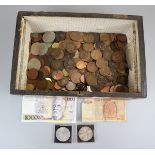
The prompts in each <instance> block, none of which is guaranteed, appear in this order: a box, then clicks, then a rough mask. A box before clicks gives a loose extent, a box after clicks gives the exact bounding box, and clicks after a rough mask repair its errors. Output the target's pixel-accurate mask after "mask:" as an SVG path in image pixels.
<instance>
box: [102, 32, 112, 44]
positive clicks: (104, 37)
mask: <svg viewBox="0 0 155 155" xmlns="http://www.w3.org/2000/svg"><path fill="white" fill-rule="evenodd" d="M110 40H111V38H110V34H108V33H100V41H103V42H106V41H110Z"/></svg>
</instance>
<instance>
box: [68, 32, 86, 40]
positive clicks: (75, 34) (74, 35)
mask: <svg viewBox="0 0 155 155" xmlns="http://www.w3.org/2000/svg"><path fill="white" fill-rule="evenodd" d="M70 38H71V39H72V40H74V41H83V33H82V32H71V33H70Z"/></svg>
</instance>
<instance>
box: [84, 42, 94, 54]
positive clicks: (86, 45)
mask: <svg viewBox="0 0 155 155" xmlns="http://www.w3.org/2000/svg"><path fill="white" fill-rule="evenodd" d="M83 49H84V50H85V51H88V52H90V51H92V50H93V49H94V44H92V43H84V44H83Z"/></svg>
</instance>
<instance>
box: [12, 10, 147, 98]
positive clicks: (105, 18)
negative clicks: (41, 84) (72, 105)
mask: <svg viewBox="0 0 155 155" xmlns="http://www.w3.org/2000/svg"><path fill="white" fill-rule="evenodd" d="M45 31H81V32H99V33H102V32H106V33H123V34H126V36H127V42H128V44H127V50H126V57H127V63H128V66H129V76H128V86H129V92H128V93H124V92H123V93H118V92H111V93H110V92H109V93H102V92H84V91H81V92H79V91H40V90H35V91H28V90H26V82H27V76H26V70H27V64H28V56H29V43H30V34H31V33H33V32H35V33H39V32H45ZM10 93H11V94H20V95H47V96H51V95H52V96H80V97H84V96H85V97H86V96H95V97H125V98H145V97H146V96H147V86H146V62H145V45H144V31H143V18H142V16H133V15H115V14H95V13H66V12H64V13H63V12H61V13H59V12H27V11H21V12H18V16H17V24H16V31H15V40H14V50H13V60H12V73H11V83H10Z"/></svg>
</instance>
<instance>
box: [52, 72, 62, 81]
mask: <svg viewBox="0 0 155 155" xmlns="http://www.w3.org/2000/svg"><path fill="white" fill-rule="evenodd" d="M52 78H53V79H54V80H60V79H62V78H63V72H62V71H60V70H57V71H53V72H52Z"/></svg>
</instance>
